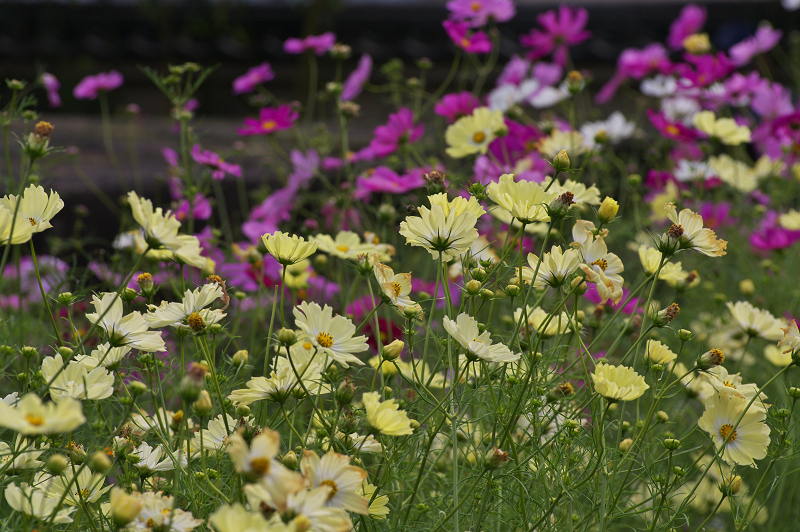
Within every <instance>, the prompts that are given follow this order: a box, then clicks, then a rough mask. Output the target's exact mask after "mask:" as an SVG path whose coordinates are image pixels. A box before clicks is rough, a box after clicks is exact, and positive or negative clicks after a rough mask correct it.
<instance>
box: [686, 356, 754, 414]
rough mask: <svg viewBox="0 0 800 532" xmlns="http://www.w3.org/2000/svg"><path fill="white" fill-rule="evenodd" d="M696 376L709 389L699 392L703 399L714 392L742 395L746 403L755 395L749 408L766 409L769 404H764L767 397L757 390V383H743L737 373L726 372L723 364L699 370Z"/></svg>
mask: <svg viewBox="0 0 800 532" xmlns="http://www.w3.org/2000/svg"><path fill="white" fill-rule="evenodd" d="M698 376H699V377H700V378H701V379H702V380H703V381H704V382H705V383H706V384H707V385H708V387H709V388H710V389H711V390H709V391H708V392H707V393H705V394H701V397H702V398H703V399H704V400H705V399H708V398H710V397H711V396H712V395H714V394H717V393H721V394H725V395H735V396H737V397H742V398H744V399H747V402H748V403H749V402H750V400H751V399H753V398H754V397H755V398H756V399H755V401H753V404H752V406H751V408H762V409H764V410H766V407H767V406H769V405H765V404H764V400H765V399H767V396H766V395H765V394H764V393H761V392H759V387H758V385H756V384H753V383H743V382H742V376H741V375H740V374H739V373H728V370H727V369H726V368H725V366H721V365H720V366H714V367H713V368H709V369H708V370H706V371H701V372H700V373H698Z"/></svg>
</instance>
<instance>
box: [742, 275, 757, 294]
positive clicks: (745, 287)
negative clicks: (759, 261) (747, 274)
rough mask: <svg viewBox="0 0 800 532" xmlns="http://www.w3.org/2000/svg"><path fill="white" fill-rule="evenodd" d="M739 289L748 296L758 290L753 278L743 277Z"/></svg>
mask: <svg viewBox="0 0 800 532" xmlns="http://www.w3.org/2000/svg"><path fill="white" fill-rule="evenodd" d="M739 291H740V292H741V293H742V294H743V295H746V296H751V295H753V294H754V293H755V291H756V285H755V283H753V281H752V280H751V279H743V280H741V281H739Z"/></svg>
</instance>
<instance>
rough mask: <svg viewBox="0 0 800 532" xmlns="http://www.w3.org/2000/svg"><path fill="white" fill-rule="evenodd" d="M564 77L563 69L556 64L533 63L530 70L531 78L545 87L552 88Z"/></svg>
mask: <svg viewBox="0 0 800 532" xmlns="http://www.w3.org/2000/svg"><path fill="white" fill-rule="evenodd" d="M563 76H564V67H562V66H561V65H559V64H558V63H545V62H539V63H534V65H533V67H532V68H531V77H532V78H533V79H535V80H536V81H538V82H539V83H541V84H542V85H545V86H552V85H555V84H557V83H558V82H559V81H561V78H563Z"/></svg>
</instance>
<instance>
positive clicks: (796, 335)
mask: <svg viewBox="0 0 800 532" xmlns="http://www.w3.org/2000/svg"><path fill="white" fill-rule="evenodd" d="M781 330H782V331H783V338H781V340H780V342H778V347H782V348H783V349H784V352H794V351H797V350H798V349H800V330H798V329H797V321H795V320H792V322H791V323H790V324H789V326H788V327H785V328H783V329H781Z"/></svg>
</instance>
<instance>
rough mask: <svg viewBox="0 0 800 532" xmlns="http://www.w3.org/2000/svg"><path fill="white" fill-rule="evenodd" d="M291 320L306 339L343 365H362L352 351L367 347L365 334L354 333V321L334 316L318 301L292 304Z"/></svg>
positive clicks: (361, 350) (357, 351) (359, 350)
mask: <svg viewBox="0 0 800 532" xmlns="http://www.w3.org/2000/svg"><path fill="white" fill-rule="evenodd" d="M294 319H295V323H296V324H297V326H298V327H300V329H302V330H303V332H304V333H305V334H306V336H307V337H308V339H309V341H310V342H311V343H312V344H313V345H314V346H315V347H317V348H318V349H319V350H320V351H322V352H323V353H324V354H325V355H328V356H329V357H331V358H332V359H333V360H335V361H336V362H338V363H339V364H341V365H342V367H345V368H348V367H350V364H357V365H359V366H363V365H364V363H363V362H362V361H361V360H360V359H359V358H358V357H356V356H355V353H361V352H363V351H366V350H367V337H366V336H355V333H356V326H355V325H353V322H352V321H350V320H349V319H347V318H345V317H344V316H338V315H337V316H334V315H333V309H332V308H331V307H329V306H328V305H325V307H324V308H323V307H320V306H319V305H318V304H317V303H314V302H311V303H308V302H307V301H303V302H302V303H300V305H298V306H297V307H295V309H294Z"/></svg>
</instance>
